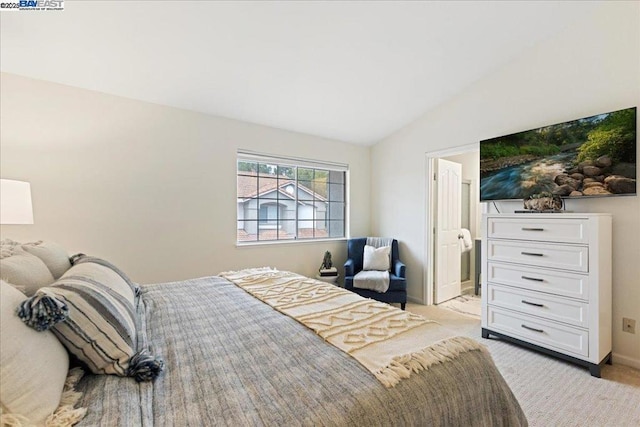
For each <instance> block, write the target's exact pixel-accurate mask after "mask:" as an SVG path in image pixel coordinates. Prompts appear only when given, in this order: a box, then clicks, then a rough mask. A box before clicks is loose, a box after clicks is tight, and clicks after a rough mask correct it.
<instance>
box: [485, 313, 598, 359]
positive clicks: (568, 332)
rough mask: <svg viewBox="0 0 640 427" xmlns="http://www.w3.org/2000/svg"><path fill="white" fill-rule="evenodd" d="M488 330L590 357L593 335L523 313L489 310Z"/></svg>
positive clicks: (552, 348)
mask: <svg viewBox="0 0 640 427" xmlns="http://www.w3.org/2000/svg"><path fill="white" fill-rule="evenodd" d="M487 310H488V313H487V316H488V320H487V328H488V329H490V330H492V331H495V332H501V333H504V334H505V335H509V336H512V337H514V338H518V339H521V340H523V341H527V342H530V343H532V344H536V345H539V346H541V347H545V348H549V349H551V350H555V351H561V352H563V353H567V354H570V355H571V354H572V355H576V356H579V357H582V358H584V357H589V333H588V331H586V330H582V329H578V328H573V327H571V326H565V325H561V324H557V323H555V322H551V321H547V320H543V319H539V318H536V317H534V316H529V315H526V314H522V313H515V312H512V311H509V310H504V309H501V308H497V307H493V306H491V305H489V306H487Z"/></svg>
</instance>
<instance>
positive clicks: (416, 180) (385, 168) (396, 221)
mask: <svg viewBox="0 0 640 427" xmlns="http://www.w3.org/2000/svg"><path fill="white" fill-rule="evenodd" d="M597 12H598V13H596V14H594V15H593V16H592V17H591V18H590V19H589V20H587V21H584V22H580V23H578V24H575V25H574V26H572V27H569V28H567V29H566V30H565V31H564V32H562V33H561V34H559V35H558V36H556V37H554V38H553V39H549V40H546V41H544V42H542V43H540V44H539V45H536V46H534V47H532V49H530V50H528V51H526V52H524V53H523V55H522V56H521V57H520V58H518V59H517V60H515V61H513V62H512V63H510V64H509V65H507V66H505V67H504V68H502V69H500V70H497V71H496V72H495V73H493V74H491V75H490V76H488V77H486V78H484V79H482V80H480V81H478V82H476V83H475V84H474V85H472V86H470V87H468V88H467V89H466V90H464V91H463V92H462V93H460V94H459V95H458V96H456V97H455V98H453V99H452V100H450V101H449V102H447V103H446V104H443V105H441V106H440V107H439V108H437V109H434V110H432V111H430V112H428V113H426V114H425V115H424V116H422V117H421V118H419V119H418V120H416V121H415V122H413V123H411V124H410V125H408V126H406V127H404V128H403V129H401V130H400V131H398V132H397V133H395V134H394V135H392V136H390V137H388V138H386V139H385V140H383V141H381V142H380V143H378V144H376V145H375V146H374V147H373V149H372V152H371V160H372V162H371V170H372V184H371V185H372V187H371V189H372V191H371V194H372V199H371V203H372V204H371V212H372V218H371V221H372V232H373V234H377V235H385V236H394V237H395V238H397V239H399V240H400V241H401V242H402V243H401V248H400V250H401V253H402V257H403V260H404V261H405V263H406V264H407V274H408V287H409V294H410V297H411V298H412V299H417V300H422V299H423V296H424V295H423V288H424V287H423V285H424V281H423V280H424V278H423V266H424V262H425V259H424V258H425V245H426V243H425V242H426V235H425V227H424V223H425V215H426V206H427V203H428V201H427V200H426V195H425V188H426V177H425V165H426V162H425V153H427V152H434V151H439V150H444V149H448V148H452V147H459V146H464V145H468V144H472V143H476V142H478V141H480V140H482V139H485V138H490V137H495V136H500V135H505V134H509V133H513V132H517V131H522V130H527V129H532V128H536V127H539V126H543V125H548V124H553V123H558V122H562V121H566V120H572V119H577V118H580V117H586V116H590V115H593V114H597V113H602V112H608V111H613V110H617V109H621V108H626V107H631V106H638V105H639V104H640V3H638V2H609V3H607V4H606V10H598V11H597ZM416 195H417V197H416ZM499 205H500V208H501V210H502V211H513V210H514V209H519V208H520V207H521V203H520V202H512V203H500V204H499ZM567 209H569V210H573V211H575V212H610V213H612V214H613V221H614V224H613V325H614V331H613V350H614V361H622V362H624V363H626V364H632V365H633V366H636V367H638V368H640V333H636V334H635V335H632V334H629V333H625V332H622V317H631V318H634V319H636V320H638V321H640V263H639V262H638V260H640V244H638V242H640V197H637V196H635V197H615V198H601V199H591V200H582V201H575V202H574V201H571V202H569V203H568V204H567Z"/></svg>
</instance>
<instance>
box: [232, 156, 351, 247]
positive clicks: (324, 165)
mask: <svg viewBox="0 0 640 427" xmlns="http://www.w3.org/2000/svg"><path fill="white" fill-rule="evenodd" d="M239 162H257V163H262V164H270V165H277V166H280V167H291V168H295V170H296V174H295V182H296V188H298V185H297V184H298V176H297V168H305V169H319V170H323V171H325V170H328V171H331V172H341V173H344V177H343V181H344V182H343V183H342V185H343V191H344V200H343V201H339V203H343V209H344V211H343V213H342V219H338V220H335V221H342V223H343V224H342V228H343V233H342V236H339V237H338V236H335V237H299V236H298V230H299V227H300V223H301V222H308V221H310V220H307V219H300V218H299V217H298V213H299V208H298V206H297V205H298V202H299V200H302V199H298V192H299V191H295V199H294V200H295V201H296V209H295V220H292V221H295V230H296V231H295V237H294V238H290V237H289V238H282V239H280V238H275V239H267V240H259V238H260V237H259V236H260V232H259V229H260V228H261V225H266V224H263V223H262V222H261V221H260V215H259V211H260V207H258V218H257V219H256V220H255V222H256V226H257V229H258V231H257V236H256V237H257V240H241V239H240V236H239V233H238V232H239V230H241V229H245V228H244V227H241V223H242V224H243V225H244V223H246V222H249V221H253V219H246V218H244V217H243V218H241V217H240V216H241V209H240V204H239V203H238V201H239V200H240V195H239V194H238V185H237V184H236V228H237V230H238V231H237V234H236V245H238V246H252V245H264V244H291V243H300V242H317V241H335V240H346V239H347V238H348V237H347V236H348V235H349V216H348V212H349V208H348V200H349V166H348V165H346V164H342V163H334V162H326V161H319V160H311V159H303V158H296V157H283V156H275V155H271V154H264V153H257V152H253V151H249V150H238V152H237V156H236V179H237V178H238V176H240V175H241V171H240V170H239V169H238V164H239ZM337 184H339V183H337ZM258 200H259V199H258ZM314 200H315V199H314ZM273 202H274V203H276V205H278V203H279V200H275V199H274V200H273ZM330 202H331V200H328V201H327V203H330ZM318 221H323V222H324V223H325V224H327V223H328V222H329V221H332V220H331V218H327V217H326V216H325V218H324V220H319V219H315V218H314V219H313V222H314V223H315V222H318ZM315 226H316V225H315V224H314V225H313V227H314V228H315ZM265 228H266V227H265ZM272 228H274V229H275V228H278V227H272Z"/></svg>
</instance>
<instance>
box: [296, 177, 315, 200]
mask: <svg viewBox="0 0 640 427" xmlns="http://www.w3.org/2000/svg"><path fill="white" fill-rule="evenodd" d="M312 187H313V181H300V180H298V200H313V189H312Z"/></svg>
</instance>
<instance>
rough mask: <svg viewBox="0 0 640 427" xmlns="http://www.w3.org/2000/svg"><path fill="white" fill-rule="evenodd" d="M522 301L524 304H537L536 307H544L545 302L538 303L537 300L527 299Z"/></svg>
mask: <svg viewBox="0 0 640 427" xmlns="http://www.w3.org/2000/svg"><path fill="white" fill-rule="evenodd" d="M522 303H523V304H529V305H535V306H536V307H544V304H538V303H535V302H529V301H527V300H522Z"/></svg>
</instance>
